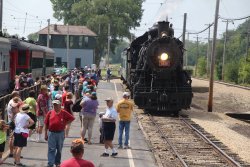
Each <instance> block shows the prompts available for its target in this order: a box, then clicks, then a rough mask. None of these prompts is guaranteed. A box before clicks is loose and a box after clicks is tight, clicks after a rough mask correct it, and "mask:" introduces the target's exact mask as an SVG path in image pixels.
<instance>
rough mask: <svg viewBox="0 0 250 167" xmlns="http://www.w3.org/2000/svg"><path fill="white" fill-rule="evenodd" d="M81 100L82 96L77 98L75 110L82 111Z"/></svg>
mask: <svg viewBox="0 0 250 167" xmlns="http://www.w3.org/2000/svg"><path fill="white" fill-rule="evenodd" d="M81 101H82V98H80V99H78V100H76V102H75V103H74V104H73V106H72V111H73V112H80V111H81V109H82V106H81V105H80V103H81Z"/></svg>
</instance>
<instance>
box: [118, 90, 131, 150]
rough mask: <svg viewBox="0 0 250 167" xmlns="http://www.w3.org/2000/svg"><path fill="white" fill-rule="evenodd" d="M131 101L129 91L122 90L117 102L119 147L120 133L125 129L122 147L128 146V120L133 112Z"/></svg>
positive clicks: (119, 141) (120, 146)
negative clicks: (121, 96)
mask: <svg viewBox="0 0 250 167" xmlns="http://www.w3.org/2000/svg"><path fill="white" fill-rule="evenodd" d="M133 106H134V104H133V102H131V101H130V100H129V93H128V92H124V93H123V99H122V100H120V101H119V102H118V104H117V107H116V109H117V112H118V115H119V138H118V143H119V147H118V148H122V146H123V145H122V135H123V131H124V129H125V143H124V148H125V149H127V148H129V145H128V140H129V129H130V120H131V116H132V112H133Z"/></svg>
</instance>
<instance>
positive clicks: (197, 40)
mask: <svg viewBox="0 0 250 167" xmlns="http://www.w3.org/2000/svg"><path fill="white" fill-rule="evenodd" d="M196 45H197V54H196V65H195V73H194V75H195V76H196V74H197V65H198V58H199V36H198V35H197V37H196Z"/></svg>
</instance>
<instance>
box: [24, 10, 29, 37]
mask: <svg viewBox="0 0 250 167" xmlns="http://www.w3.org/2000/svg"><path fill="white" fill-rule="evenodd" d="M27 15H28V14H27V12H26V16H25V20H24V27H23V35H24V34H25V29H26V20H27Z"/></svg>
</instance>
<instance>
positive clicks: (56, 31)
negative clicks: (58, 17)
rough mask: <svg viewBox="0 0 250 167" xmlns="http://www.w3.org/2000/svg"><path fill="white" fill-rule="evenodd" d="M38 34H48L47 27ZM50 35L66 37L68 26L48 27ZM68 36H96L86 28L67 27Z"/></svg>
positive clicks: (54, 25) (53, 25)
mask: <svg viewBox="0 0 250 167" xmlns="http://www.w3.org/2000/svg"><path fill="white" fill-rule="evenodd" d="M37 33H38V34H48V27H45V28H43V29H42V30H40V31H38V32H37ZM49 34H51V35H67V34H68V26H67V25H56V24H52V25H50V33H49ZM69 35H84V36H97V35H96V33H94V32H93V31H91V30H90V29H88V27H86V26H72V25H69Z"/></svg>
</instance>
